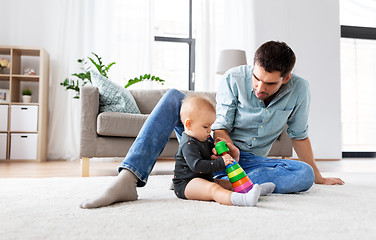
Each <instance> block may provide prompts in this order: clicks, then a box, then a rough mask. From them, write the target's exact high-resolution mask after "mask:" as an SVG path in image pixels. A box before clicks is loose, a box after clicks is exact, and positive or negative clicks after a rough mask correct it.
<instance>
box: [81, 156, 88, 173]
mask: <svg viewBox="0 0 376 240" xmlns="http://www.w3.org/2000/svg"><path fill="white" fill-rule="evenodd" d="M89 162H90V158H87V157H83V158H82V159H81V168H82V177H89V167H90V165H89Z"/></svg>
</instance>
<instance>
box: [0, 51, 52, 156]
mask: <svg viewBox="0 0 376 240" xmlns="http://www.w3.org/2000/svg"><path fill="white" fill-rule="evenodd" d="M0 58H5V59H7V60H8V61H9V62H10V63H11V66H10V69H6V71H5V72H3V73H0V94H1V93H3V95H2V96H4V94H5V95H6V97H5V99H0V161H13V160H35V161H39V162H42V161H46V160H47V136H48V134H47V131H48V127H47V125H48V86H49V55H48V53H47V52H46V50H44V49H43V48H26V47H13V46H1V45H0ZM26 68H33V69H34V70H35V75H26V74H24V70H25V69H26ZM24 88H30V89H32V90H33V94H32V98H33V100H32V102H31V103H23V102H22V96H21V92H22V90H23V89H24ZM0 96H1V95H0Z"/></svg>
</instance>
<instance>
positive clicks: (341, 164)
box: [0, 158, 376, 178]
mask: <svg viewBox="0 0 376 240" xmlns="http://www.w3.org/2000/svg"><path fill="white" fill-rule="evenodd" d="M118 165H119V161H106V162H103V161H92V162H90V176H93V177H94V176H116V175H117V166H118ZM317 165H318V167H319V169H320V171H321V172H322V173H325V172H338V173H340V172H373V173H376V159H364V158H360V159H343V160H340V161H317ZM173 169H174V161H171V160H158V161H157V164H156V165H155V167H154V170H153V172H152V174H172V172H173ZM80 176H81V164H80V162H79V161H48V162H43V163H36V162H1V161H0V178H29V177H35V178H41V177H42V178H43V177H80Z"/></svg>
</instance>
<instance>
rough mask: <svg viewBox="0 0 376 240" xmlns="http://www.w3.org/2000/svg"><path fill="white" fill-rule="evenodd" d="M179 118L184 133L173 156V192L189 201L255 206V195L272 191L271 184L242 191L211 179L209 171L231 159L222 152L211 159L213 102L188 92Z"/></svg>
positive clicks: (226, 163)
mask: <svg viewBox="0 0 376 240" xmlns="http://www.w3.org/2000/svg"><path fill="white" fill-rule="evenodd" d="M180 118H181V121H182V123H183V125H184V132H183V134H182V137H181V139H180V144H179V149H178V152H177V153H176V155H175V161H176V162H175V170H174V178H173V183H174V191H175V194H176V196H177V197H179V198H182V199H189V200H203V201H213V200H214V201H216V202H218V203H221V204H225V205H235V206H252V207H253V206H256V204H257V202H258V199H259V196H260V194H261V195H267V194H268V193H271V192H273V190H274V188H275V185H274V184H273V183H265V184H262V187H263V188H261V187H260V186H259V185H258V184H254V186H253V188H252V189H251V190H250V191H249V192H248V193H246V194H243V193H237V192H232V191H230V190H229V189H231V187H230V188H228V189H226V188H224V187H222V186H221V185H219V184H218V182H216V181H215V180H214V179H213V172H216V171H220V170H223V169H225V168H226V166H227V165H228V164H231V163H233V162H234V159H233V158H232V157H231V156H230V155H229V154H226V155H224V156H221V157H219V158H217V159H215V160H211V155H212V150H213V148H214V143H213V142H211V141H209V140H208V138H209V137H210V132H211V125H212V124H213V123H214V121H215V118H216V112H215V107H214V105H213V104H212V103H211V102H210V101H209V100H208V99H206V98H205V97H203V96H199V95H191V96H188V97H186V98H185V99H184V100H183V103H182V106H181V110H180Z"/></svg>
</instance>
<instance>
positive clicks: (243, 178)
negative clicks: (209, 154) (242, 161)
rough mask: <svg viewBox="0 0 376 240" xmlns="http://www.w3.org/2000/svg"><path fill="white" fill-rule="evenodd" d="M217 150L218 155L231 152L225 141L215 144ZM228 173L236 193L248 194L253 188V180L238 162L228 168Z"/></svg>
mask: <svg viewBox="0 0 376 240" xmlns="http://www.w3.org/2000/svg"><path fill="white" fill-rule="evenodd" d="M215 149H216V150H217V153H218V155H224V154H227V152H228V151H229V149H228V147H227V145H226V143H225V142H223V141H221V142H218V143H217V144H215ZM226 173H227V176H228V178H229V180H230V182H231V184H232V187H233V189H234V192H239V193H247V192H249V191H250V190H251V189H252V188H253V183H252V181H251V179H249V177H248V176H247V174H246V173H245V172H244V170H243V168H242V167H240V165H239V163H238V162H237V161H236V160H235V162H234V163H233V164H229V165H227V166H226Z"/></svg>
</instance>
